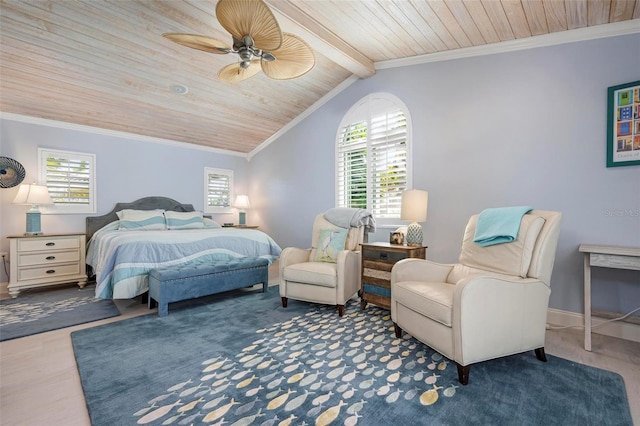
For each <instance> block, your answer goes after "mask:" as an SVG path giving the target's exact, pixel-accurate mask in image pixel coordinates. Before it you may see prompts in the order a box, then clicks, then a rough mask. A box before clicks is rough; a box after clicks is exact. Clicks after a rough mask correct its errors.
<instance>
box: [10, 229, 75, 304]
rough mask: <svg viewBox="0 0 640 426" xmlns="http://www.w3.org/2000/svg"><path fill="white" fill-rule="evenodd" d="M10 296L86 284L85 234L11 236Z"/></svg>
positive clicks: (14, 296)
mask: <svg viewBox="0 0 640 426" xmlns="http://www.w3.org/2000/svg"><path fill="white" fill-rule="evenodd" d="M7 238H9V250H10V254H9V263H10V281H9V286H8V288H7V289H8V290H9V294H10V295H11V297H13V298H16V297H18V294H19V293H20V290H24V289H27V288H35V287H44V286H49V285H55V284H62V283H68V282H73V281H77V282H78V286H80V288H83V287H84V286H85V285H86V284H87V274H86V273H85V270H86V265H85V250H86V249H85V244H86V241H85V234H40V235H10V236H8V237H7Z"/></svg>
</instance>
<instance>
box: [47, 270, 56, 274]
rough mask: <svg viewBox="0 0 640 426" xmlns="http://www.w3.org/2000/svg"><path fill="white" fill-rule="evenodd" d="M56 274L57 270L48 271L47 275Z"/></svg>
mask: <svg viewBox="0 0 640 426" xmlns="http://www.w3.org/2000/svg"><path fill="white" fill-rule="evenodd" d="M55 273H56V270H55V269H49V270H48V271H47V274H55Z"/></svg>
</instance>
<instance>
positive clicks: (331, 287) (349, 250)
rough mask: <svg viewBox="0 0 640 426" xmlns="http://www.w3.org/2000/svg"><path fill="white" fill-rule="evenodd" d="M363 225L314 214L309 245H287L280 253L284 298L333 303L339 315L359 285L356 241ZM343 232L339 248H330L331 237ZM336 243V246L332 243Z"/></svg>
mask: <svg viewBox="0 0 640 426" xmlns="http://www.w3.org/2000/svg"><path fill="white" fill-rule="evenodd" d="M364 231H365V227H364V226H360V227H357V228H355V227H351V228H341V227H339V226H336V225H334V224H332V223H331V222H329V221H328V220H326V219H325V217H324V214H322V213H321V214H319V215H317V216H316V218H315V221H314V223H313V236H312V241H311V245H312V247H311V248H309V249H301V248H297V247H287V248H285V249H284V250H283V251H282V253H281V254H280V268H279V269H280V280H281V281H280V296H281V299H282V306H283V307H285V308H286V307H287V303H288V299H296V300H303V301H306V302H315V303H322V304H328V305H335V306H336V307H337V309H338V314H339V315H340V316H342V315H343V313H344V305H345V303H346V302H347V300H349V299H350V298H351V297H353V296H354V295H355V294H356V293H357V292H358V290H359V289H360V276H361V271H360V251H359V250H360V244H361V243H362V242H363V239H364V235H365V233H364ZM345 233H346V239H345V242H344V246H343V247H342V248H339V249H336V248H335V247H334V248H333V251H331V246H330V244H331V242H332V240H331V239H332V238H333V237H335V238H341V237H343V235H344V234H345ZM336 247H338V246H336Z"/></svg>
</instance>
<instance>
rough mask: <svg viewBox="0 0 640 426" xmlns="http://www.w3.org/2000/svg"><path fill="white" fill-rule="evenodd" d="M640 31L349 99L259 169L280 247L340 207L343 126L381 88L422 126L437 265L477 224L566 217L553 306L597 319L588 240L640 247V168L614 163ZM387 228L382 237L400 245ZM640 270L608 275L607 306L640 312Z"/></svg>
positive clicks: (420, 166) (498, 58)
mask: <svg viewBox="0 0 640 426" xmlns="http://www.w3.org/2000/svg"><path fill="white" fill-rule="evenodd" d="M639 70H640V35H632V36H623V37H615V38H607V39H600V40H593V41H586V42H579V43H570V44H565V45H558V46H552V47H544V48H536V49H529V50H522V51H517V52H512V53H503V54H494V55H488V56H481V57H475V58H466V59H458V60H451V61H446V62H438V63H431V64H422V65H416V66H409V67H403V68H396V69H389V70H380V71H378V72H377V73H376V75H374V76H373V77H371V78H368V79H366V80H361V81H358V82H356V83H355V84H353V85H352V86H350V87H349V88H348V89H346V90H345V91H343V92H342V93H340V94H339V95H338V96H336V97H335V98H334V99H332V100H331V101H330V102H328V103H327V104H325V105H324V106H323V107H321V108H320V109H319V110H318V111H316V112H315V113H314V114H312V115H311V116H310V117H308V118H307V119H305V120H304V121H302V122H301V123H300V124H299V125H297V126H296V127H295V128H294V129H292V130H291V131H289V132H288V133H286V134H285V135H283V136H282V137H281V138H280V139H279V140H278V141H276V142H275V143H273V144H271V145H270V146H269V147H268V148H266V149H264V150H263V151H261V152H259V153H258V155H256V157H254V159H252V161H251V172H250V176H251V177H250V181H251V184H252V185H255V186H256V188H259V189H260V191H261V193H263V197H264V198H265V199H266V198H269V199H270V205H271V206H272V207H271V208H270V209H268V211H267V210H265V211H263V212H262V214H263V216H264V219H265V221H266V222H268V223H269V224H270V226H271V232H272V235H273V236H274V238H275V239H276V241H278V242H279V243H281V244H282V245H283V246H288V245H294V246H300V247H307V246H309V244H310V235H311V228H310V227H311V223H312V219H313V216H314V215H315V214H316V213H317V212H322V211H324V210H326V209H327V208H330V207H332V206H333V205H334V186H335V177H334V173H335V171H334V155H335V154H334V152H335V146H334V144H335V138H336V132H337V130H338V125H339V123H340V120H341V119H342V117H343V116H344V114H345V113H346V112H347V110H348V109H349V108H350V107H351V106H352V105H353V104H354V103H355V102H357V101H358V100H359V99H360V98H362V97H364V96H366V95H367V94H369V93H373V92H379V91H386V92H389V93H392V94H394V95H396V96H398V97H399V98H400V99H401V100H402V101H404V102H405V104H406V105H407V106H408V108H409V110H410V111H411V117H412V120H413V137H414V139H413V140H414V146H413V149H414V151H413V159H414V175H413V182H414V187H415V188H418V189H424V190H427V191H429V210H428V216H427V221H426V222H425V223H424V224H423V227H424V231H425V244H427V245H428V246H429V249H428V257H429V258H430V259H432V260H435V261H440V262H456V261H457V257H458V254H459V250H460V244H461V241H462V233H463V231H464V227H465V224H466V222H467V220H468V218H469V216H470V215H472V214H474V213H478V212H480V211H481V210H482V209H484V208H487V207H499V206H511V205H531V206H533V207H534V208H536V209H547V210H558V211H561V212H562V213H563V214H564V219H563V225H562V232H561V235H560V242H559V247H558V255H557V258H556V266H555V270H554V274H553V278H552V290H553V291H552V296H551V302H550V306H551V307H552V308H556V309H561V310H566V311H572V312H579V313H581V312H583V302H582V301H583V290H582V276H583V274H582V261H583V259H582V255H581V254H580V253H579V252H578V246H579V245H580V244H581V243H595V244H613V245H629V246H640V166H631V167H617V168H606V161H605V159H606V155H605V154H606V107H607V87H609V86H613V85H617V84H621V83H626V82H630V81H634V80H639V79H640V74H639ZM391 230H392V229H388V228H387V229H381V230H379V232H377V233H376V234H375V235H372V236H371V238H370V240H372V241H387V240H388V235H389V232H390V231H391ZM638 283H640V273H638V272H632V271H624V272H620V271H606V270H602V271H596V272H594V289H593V307H594V308H595V309H601V310H607V311H613V312H628V311H631V310H632V309H635V308H637V307H638V306H640V285H638Z"/></svg>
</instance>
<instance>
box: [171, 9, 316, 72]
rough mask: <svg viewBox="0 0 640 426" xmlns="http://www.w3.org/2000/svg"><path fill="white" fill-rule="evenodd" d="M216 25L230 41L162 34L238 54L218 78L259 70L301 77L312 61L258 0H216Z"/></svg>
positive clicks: (209, 49)
mask: <svg viewBox="0 0 640 426" xmlns="http://www.w3.org/2000/svg"><path fill="white" fill-rule="evenodd" d="M216 16H217V18H218V21H219V22H220V25H222V27H223V28H224V29H225V30H227V31H228V32H229V33H230V34H231V36H232V37H233V45H232V46H229V45H228V44H226V43H224V42H222V41H220V40H216V39H213V38H211V37H206V36H202V35H195V34H183V33H165V34H162V36H163V37H165V38H167V39H169V40H171V41H173V42H175V43H178V44H181V45H183V46H187V47H191V48H192V49H198V50H203V51H205V52H209V53H216V54H221V55H224V54H228V53H235V54H237V55H238V62H236V63H234V64H230V65H227V66H225V67H223V68H222V69H221V70H220V71H219V72H218V78H219V79H220V80H223V81H226V82H229V83H236V82H239V81H242V80H246V79H248V78H250V77H253V76H254V75H256V74H257V73H259V72H260V71H262V72H264V73H265V74H266V75H267V77H270V78H273V79H275V80H290V79H293V78H297V77H301V76H303V75H304V74H306V73H307V72H309V71H310V70H311V69H312V68H313V66H314V65H315V62H316V60H315V56H314V54H313V51H312V50H311V48H310V47H309V45H308V44H307V43H305V42H304V41H303V40H302V39H301V38H299V37H297V36H295V35H293V34H289V33H283V32H281V31H280V25H278V21H276V18H275V17H274V16H273V13H272V12H271V10H270V9H269V7H268V6H267V5H266V4H265V3H264V2H263V1H262V0H220V1H218V4H217V5H216Z"/></svg>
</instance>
